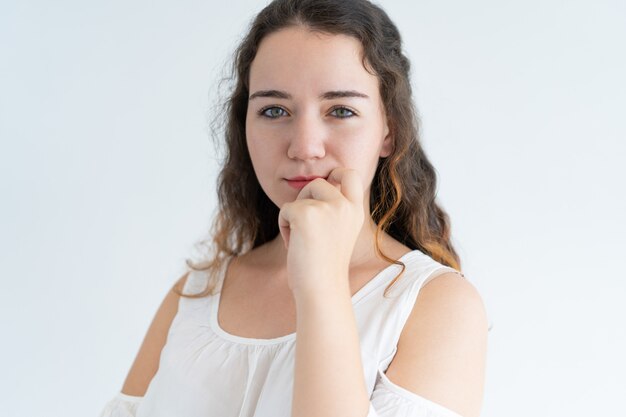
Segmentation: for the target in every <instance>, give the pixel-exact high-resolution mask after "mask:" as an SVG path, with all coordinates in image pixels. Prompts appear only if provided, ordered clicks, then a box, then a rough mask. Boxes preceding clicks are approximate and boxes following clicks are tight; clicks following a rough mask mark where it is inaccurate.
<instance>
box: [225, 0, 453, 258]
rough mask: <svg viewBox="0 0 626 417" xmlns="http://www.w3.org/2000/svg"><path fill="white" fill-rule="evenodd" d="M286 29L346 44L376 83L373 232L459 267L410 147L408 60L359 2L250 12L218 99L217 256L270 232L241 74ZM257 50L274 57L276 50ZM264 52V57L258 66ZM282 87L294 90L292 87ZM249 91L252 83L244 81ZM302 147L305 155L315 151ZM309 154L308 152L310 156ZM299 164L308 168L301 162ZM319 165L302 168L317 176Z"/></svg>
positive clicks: (389, 29) (430, 186)
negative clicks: (221, 145) (221, 120)
mask: <svg viewBox="0 0 626 417" xmlns="http://www.w3.org/2000/svg"><path fill="white" fill-rule="evenodd" d="M288 30H291V31H292V33H294V34H296V33H298V34H300V35H303V34H305V33H308V34H309V36H314V34H317V36H318V39H334V40H337V39H342V40H346V42H347V43H349V42H352V43H353V46H354V47H355V48H357V49H358V50H359V52H360V54H361V56H360V57H359V58H360V61H361V67H362V68H363V69H364V70H365V71H366V72H367V73H368V74H369V75H370V76H371V77H372V78H371V79H372V80H375V83H376V84H377V87H378V94H379V99H378V100H379V102H380V104H381V105H382V108H381V113H380V114H382V115H383V118H382V120H381V126H380V127H381V130H380V131H379V132H378V133H379V139H380V145H381V147H380V152H379V155H378V156H377V162H376V167H375V169H374V173H373V177H372V181H371V192H370V202H369V207H370V210H371V214H372V218H373V220H374V222H375V223H376V224H377V225H378V229H377V232H382V231H386V232H387V233H389V234H390V235H391V236H393V237H394V238H395V239H397V240H399V241H400V242H402V243H404V244H405V245H407V246H409V247H410V248H412V249H420V250H421V251H423V252H425V253H427V254H429V255H430V256H432V257H433V258H434V259H435V260H438V261H440V262H442V263H444V264H446V265H450V266H453V267H456V268H457V269H459V260H458V256H457V255H456V253H455V251H454V249H453V247H452V244H451V242H450V232H449V223H448V217H447V215H446V213H445V212H444V211H443V210H442V209H441V208H439V207H438V205H437V204H436V203H435V193H436V175H435V171H434V169H433V167H432V165H431V164H430V162H429V161H428V159H427V158H426V155H425V153H424V151H423V149H422V148H421V146H420V143H419V138H418V121H417V117H416V114H415V109H414V106H413V101H412V93H411V84H410V75H409V74H410V64H409V61H408V59H407V58H406V56H405V55H404V54H403V52H402V42H401V37H400V34H399V32H398V30H397V28H396V26H395V25H394V24H393V22H392V21H391V20H390V19H389V17H388V16H387V14H386V13H385V12H384V11H383V10H382V9H381V8H379V7H378V6H375V5H373V4H372V3H370V2H369V1H367V0H342V1H336V0H275V1H273V2H271V3H270V4H269V5H268V6H266V7H265V8H264V9H263V10H262V11H261V12H260V13H259V14H258V15H257V16H256V18H255V19H254V21H253V22H252V25H251V27H250V30H249V32H248V34H247V36H246V37H245V38H244V39H243V41H242V42H241V44H240V46H239V48H238V49H237V50H236V51H235V60H234V73H235V74H234V77H235V85H234V88H233V91H232V94H231V96H230V98H229V100H228V101H227V103H226V109H227V120H226V124H225V127H226V128H225V139H226V158H225V162H224V166H223V169H222V171H221V173H220V176H219V180H218V194H219V213H218V216H217V218H216V223H215V228H216V230H215V232H216V233H215V235H214V239H213V241H214V244H215V246H216V248H217V251H218V254H217V255H218V256H217V257H216V259H217V258H218V257H219V255H220V253H221V254H226V255H229V254H237V253H241V252H245V251H246V250H248V249H251V248H253V247H257V246H259V245H261V244H263V243H265V242H268V241H269V240H271V239H273V238H274V237H276V236H277V234H278V224H277V218H278V212H279V208H278V206H277V204H275V203H274V202H273V201H272V199H270V198H269V197H268V195H267V194H266V193H265V192H264V191H263V188H262V187H261V185H260V184H259V181H258V179H257V176H256V175H255V171H254V166H253V163H252V160H251V157H250V149H249V147H248V141H250V140H255V139H258V138H254V137H247V136H246V128H247V127H248V129H250V133H251V136H252V134H253V133H254V132H261V131H262V130H261V128H260V124H259V122H258V119H257V120H256V121H254V120H251V119H249V118H250V117H254V116H258V113H257V114H254V113H253V112H251V110H252V109H253V106H254V108H255V109H256V104H254V103H253V102H254V101H255V100H257V99H256V98H253V99H252V100H251V99H250V95H251V94H253V93H254V92H255V91H251V88H250V87H251V82H252V84H254V83H255V79H254V78H252V79H251V73H254V74H252V76H253V77H255V76H256V75H257V73H256V69H257V68H256V67H255V58H256V57H257V55H258V54H259V51H260V50H261V52H262V53H264V52H263V50H262V49H263V45H264V44H267V43H268V42H271V40H272V38H273V39H274V40H276V38H277V37H278V35H277V34H279V33H280V32H281V31H282V33H283V34H284V33H286V32H285V31H288ZM337 35H339V36H337ZM309 39H314V38H312V37H310V38H309ZM282 40H283V41H284V40H285V39H284V37H283V39H282ZM266 52H268V54H271V53H273V54H275V56H276V57H280V51H276V50H274V51H271V50H268V51H266ZM302 53H303V54H306V53H307V51H302ZM264 54H265V53H264ZM268 54H265V55H266V56H265V59H264V62H268V59H267V58H268V57H267V55H268ZM343 70H344V68H341V67H338V68H336V72H337V74H344V73H343V72H342V71H343ZM296 75H297V74H296ZM261 78H263V77H261ZM269 79H271V77H268V76H267V74H265V76H264V78H263V82H262V83H260V84H259V89H261V90H265V89H266V88H268V87H266V86H267V85H269V84H268V83H267V82H266V81H267V80H269ZM261 84H263V85H261ZM290 85H291V86H292V88H296V87H293V86H294V85H295V84H290ZM340 87H341V86H340ZM253 88H256V87H255V86H254V85H253ZM269 88H271V89H274V87H269ZM333 88H334V87H333ZM341 90H344V88H341ZM297 92H298V93H299V94H300V98H302V95H303V94H304V95H306V93H310V92H308V91H307V90H306V88H304V89H302V88H301V89H297ZM305 92H306V93H305ZM354 100H357V99H356V98H355V99H354ZM270 102H272V101H271V100H270ZM273 102H276V100H274V101H273ZM273 102H272V103H273ZM257 110H261V109H257ZM287 110H289V109H287ZM268 111H269V112H270V113H266V115H270V116H280V115H284V113H282V111H281V110H275V109H269V110H268ZM342 112H343V113H341V114H343V115H345V114H348V113H345V112H344V111H343V110H342ZM335 115H336V113H335ZM266 121H267V120H265V122H266ZM251 127H252V128H251ZM266 128H267V125H266ZM266 131H267V130H266ZM257 145H258V143H256V142H255V146H257ZM313 147H314V146H313ZM309 151H310V152H313V154H314V153H315V150H311V149H309ZM317 151H318V152H319V151H320V150H319V149H318V150H317ZM377 151H378V149H377ZM290 152H291V153H290V155H289V156H290V157H294V156H295V157H297V156H298V152H297V151H294V150H293V149H292V150H291V151H290ZM313 154H311V155H308V157H311V158H314V156H312V155H313ZM317 156H320V154H318V155H317ZM293 166H295V165H293ZM300 166H301V167H307V166H308V167H309V168H310V167H311V166H310V165H306V164H305V163H302V164H301V165H300ZM320 166H322V165H320ZM322 167H323V168H324V169H325V168H329V167H328V166H322ZM324 169H322V170H321V171H320V172H311V173H312V174H317V175H322V174H324V173H326V174H327V172H325V170H324ZM303 172H304V171H303ZM294 175H298V173H294ZM274 200H276V198H274ZM277 203H279V202H277ZM378 236H379V233H377V237H378ZM377 242H378V239H377ZM377 248H378V245H377ZM382 255H383V257H385V258H386V256H385V255H384V254H382ZM387 259H388V258H387Z"/></svg>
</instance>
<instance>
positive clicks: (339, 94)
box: [248, 90, 369, 100]
mask: <svg viewBox="0 0 626 417" xmlns="http://www.w3.org/2000/svg"><path fill="white" fill-rule="evenodd" d="M258 97H273V98H282V99H286V100H290V99H291V98H292V97H291V94H289V93H286V92H284V91H279V90H260V91H257V92H255V93H253V94H251V95H250V97H249V98H248V100H254V99H255V98H258ZM350 97H356V98H365V99H368V98H369V96H368V95H367V94H363V93H360V92H358V91H354V90H338V91H327V92H325V93H323V94H321V95H320V99H322V100H333V99H336V98H350Z"/></svg>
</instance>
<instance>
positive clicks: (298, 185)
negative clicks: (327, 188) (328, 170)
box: [285, 175, 328, 190]
mask: <svg viewBox="0 0 626 417" xmlns="http://www.w3.org/2000/svg"><path fill="white" fill-rule="evenodd" d="M317 178H324V179H327V178H328V177H322V176H319V175H313V176H309V177H293V178H285V180H286V181H287V184H289V186H290V187H293V188H295V189H297V190H300V189H302V188H304V186H305V185H307V184H308V183H310V182H311V181H313V180H315V179H317Z"/></svg>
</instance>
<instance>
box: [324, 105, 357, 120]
mask: <svg viewBox="0 0 626 417" xmlns="http://www.w3.org/2000/svg"><path fill="white" fill-rule="evenodd" d="M330 114H332V115H333V116H335V117H337V118H338V119H347V118H348V117H353V116H356V115H355V114H354V112H353V111H352V110H350V109H348V108H347V107H336V108H334V109H333V111H332V112H330Z"/></svg>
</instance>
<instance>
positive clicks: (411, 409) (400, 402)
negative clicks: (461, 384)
mask: <svg viewBox="0 0 626 417" xmlns="http://www.w3.org/2000/svg"><path fill="white" fill-rule="evenodd" d="M367 417H462V416H461V415H460V414H457V413H455V412H454V411H452V410H450V409H448V408H446V407H444V406H442V405H439V404H437V403H435V402H432V401H430V400H427V399H426V398H424V397H421V396H419V395H417V394H415V393H413V392H411V391H409V390H406V389H404V388H402V387H401V386H399V385H396V384H394V383H393V382H391V380H390V379H389V378H387V375H385V374H384V372H382V371H381V370H380V369H379V370H378V377H377V379H376V385H375V386H374V392H373V393H372V396H371V399H370V408H369V412H368V414H367Z"/></svg>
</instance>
